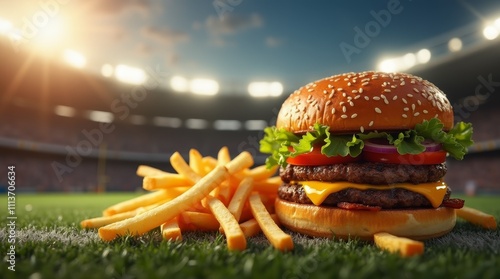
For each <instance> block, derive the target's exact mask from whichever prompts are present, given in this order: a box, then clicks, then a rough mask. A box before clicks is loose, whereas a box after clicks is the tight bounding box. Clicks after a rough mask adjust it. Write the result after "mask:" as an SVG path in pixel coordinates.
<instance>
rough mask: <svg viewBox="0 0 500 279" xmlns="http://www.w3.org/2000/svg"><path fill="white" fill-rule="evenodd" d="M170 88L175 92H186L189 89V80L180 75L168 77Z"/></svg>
mask: <svg viewBox="0 0 500 279" xmlns="http://www.w3.org/2000/svg"><path fill="white" fill-rule="evenodd" d="M170 88H172V90H174V91H176V92H187V91H188V90H189V81H188V80H187V79H186V78H184V77H181V76H173V77H172V78H171V79H170Z"/></svg>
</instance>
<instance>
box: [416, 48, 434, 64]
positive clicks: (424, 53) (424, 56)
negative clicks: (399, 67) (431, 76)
mask: <svg viewBox="0 0 500 279" xmlns="http://www.w3.org/2000/svg"><path fill="white" fill-rule="evenodd" d="M431 56H432V54H431V51H430V50H428V49H426V48H423V49H421V50H419V51H418V52H417V61H418V63H420V64H425V63H427V62H429V61H430V60H431Z"/></svg>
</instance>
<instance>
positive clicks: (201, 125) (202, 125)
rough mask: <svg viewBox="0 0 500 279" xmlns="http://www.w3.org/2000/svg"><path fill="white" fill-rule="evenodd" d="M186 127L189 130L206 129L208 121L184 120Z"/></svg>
mask: <svg viewBox="0 0 500 279" xmlns="http://www.w3.org/2000/svg"><path fill="white" fill-rule="evenodd" d="M186 127H187V128H189V129H206V128H207V127H208V121H206V120H205V119H197V118H190V119H186Z"/></svg>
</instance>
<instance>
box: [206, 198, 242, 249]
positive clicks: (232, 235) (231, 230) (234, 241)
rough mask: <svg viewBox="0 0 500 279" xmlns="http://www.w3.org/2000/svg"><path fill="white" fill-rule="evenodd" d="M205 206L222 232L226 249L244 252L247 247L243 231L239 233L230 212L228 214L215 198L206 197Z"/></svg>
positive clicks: (238, 226)
mask: <svg viewBox="0 0 500 279" xmlns="http://www.w3.org/2000/svg"><path fill="white" fill-rule="evenodd" d="M207 204H208V207H209V208H210V210H211V211H212V213H213V214H214V216H215V218H216V219H217V221H219V224H220V225H221V227H222V229H223V230H224V234H225V235H226V241H227V248H228V249H229V250H245V249H246V247H247V240H246V238H245V235H244V234H243V231H241V228H240V225H239V224H238V221H236V219H234V216H233V215H232V214H231V212H229V210H227V208H226V207H225V206H224V204H223V203H222V202H221V201H220V200H218V199H216V198H212V197H207Z"/></svg>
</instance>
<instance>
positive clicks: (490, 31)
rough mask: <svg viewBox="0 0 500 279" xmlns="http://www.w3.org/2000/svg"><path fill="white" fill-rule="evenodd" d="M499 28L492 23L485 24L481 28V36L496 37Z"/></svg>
mask: <svg viewBox="0 0 500 279" xmlns="http://www.w3.org/2000/svg"><path fill="white" fill-rule="evenodd" d="M498 30H499V29H497V28H496V27H495V26H494V25H487V26H486V27H484V29H483V36H484V37H485V38H486V39H487V40H494V39H496V38H497V37H498V34H499V31H498Z"/></svg>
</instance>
